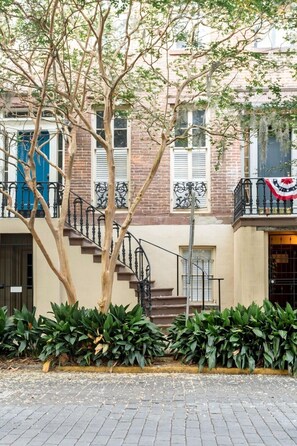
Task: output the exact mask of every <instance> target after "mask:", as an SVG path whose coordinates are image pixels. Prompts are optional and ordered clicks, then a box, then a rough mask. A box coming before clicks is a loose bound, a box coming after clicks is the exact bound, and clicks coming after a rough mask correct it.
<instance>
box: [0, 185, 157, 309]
mask: <svg viewBox="0 0 297 446" xmlns="http://www.w3.org/2000/svg"><path fill="white" fill-rule="evenodd" d="M38 188H39V190H40V192H41V193H42V195H43V197H44V198H45V200H46V202H47V204H48V206H49V209H50V212H51V215H52V217H54V218H56V217H59V209H60V205H61V203H62V198H63V190H64V188H63V186H62V185H61V184H59V183H56V182H44V183H43V182H40V183H38ZM1 189H2V190H3V191H6V192H7V193H8V194H9V195H10V196H11V197H12V201H13V203H12V204H13V207H14V209H15V210H17V211H18V212H19V213H20V214H22V215H23V216H24V217H26V218H27V217H29V216H30V212H31V210H32V207H33V201H34V200H33V194H32V192H31V191H30V189H29V188H28V186H27V184H26V183H23V182H0V217H2V218H9V217H14V214H13V213H12V212H9V211H8V210H7V209H6V206H7V198H6V196H5V195H3V194H2V193H1ZM36 216H37V217H39V218H42V217H44V211H43V210H42V208H41V206H40V205H39V207H38V211H37V215H36ZM66 224H67V225H68V227H70V228H72V229H74V230H75V231H77V232H78V233H80V234H81V235H83V236H84V237H85V238H86V239H88V240H90V241H92V242H93V243H94V244H95V245H97V246H98V247H99V248H101V249H102V244H103V240H104V232H105V214H104V212H101V211H100V210H99V209H98V208H97V207H95V206H93V205H91V204H90V203H88V202H87V201H85V200H84V199H83V198H81V197H80V196H79V195H77V194H76V193H74V192H72V191H71V192H70V196H69V203H68V213H67V219H66ZM120 229H121V225H120V224H118V223H116V222H113V240H114V241H115V240H116V239H117V237H118V235H119V233H120ZM113 247H114V242H112V247H111V251H112V250H113ZM118 260H119V262H120V263H122V264H123V265H125V266H126V267H127V268H129V269H130V270H131V271H132V272H133V273H134V275H135V277H136V279H137V282H138V300H139V303H140V304H141V305H142V307H143V308H144V310H145V312H146V314H147V315H148V316H149V315H150V312H151V268H150V263H149V260H148V258H147V255H146V253H145V252H144V249H143V248H142V246H141V244H140V243H139V241H138V240H137V238H136V237H134V235H133V234H131V232H129V231H128V232H127V233H126V235H125V238H124V240H123V243H122V245H121V248H120V252H119V256H118Z"/></svg>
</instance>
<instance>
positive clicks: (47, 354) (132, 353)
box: [40, 304, 166, 367]
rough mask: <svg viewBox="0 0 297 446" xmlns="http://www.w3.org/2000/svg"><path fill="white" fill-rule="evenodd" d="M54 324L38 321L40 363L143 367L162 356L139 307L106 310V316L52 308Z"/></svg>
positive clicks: (157, 336)
mask: <svg viewBox="0 0 297 446" xmlns="http://www.w3.org/2000/svg"><path fill="white" fill-rule="evenodd" d="M52 313H53V315H54V318H55V319H54V320H52V319H49V318H45V317H43V318H42V323H41V325H40V329H41V330H42V337H43V341H44V342H45V345H44V347H43V349H42V352H41V354H40V359H42V360H43V361H44V360H47V359H56V360H58V361H59V360H60V359H61V358H63V359H65V358H68V359H69V360H72V361H75V362H77V363H78V364H81V365H90V364H96V365H99V364H102V363H108V364H109V365H110V364H125V365H133V364H138V365H140V366H141V367H144V366H145V365H146V364H149V363H150V362H151V360H152V359H153V358H154V357H156V356H162V355H163V354H164V349H165V346H166V344H165V339H164V336H163V334H162V333H161V331H160V330H159V329H158V328H157V327H156V326H155V325H154V324H153V323H151V322H150V321H149V320H148V319H146V318H145V316H144V315H143V311H142V308H141V307H140V306H138V305H137V306H136V307H134V308H133V309H132V310H131V311H127V307H123V306H122V305H120V306H113V305H111V306H110V309H109V313H108V314H102V313H100V312H99V311H98V310H97V309H96V308H94V309H85V308H83V307H82V308H78V304H75V305H73V306H70V305H68V304H65V305H64V304H62V305H57V304H52Z"/></svg>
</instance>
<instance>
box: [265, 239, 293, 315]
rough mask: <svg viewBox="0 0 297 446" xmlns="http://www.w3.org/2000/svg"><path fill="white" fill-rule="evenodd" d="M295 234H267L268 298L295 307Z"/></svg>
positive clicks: (282, 304)
mask: <svg viewBox="0 0 297 446" xmlns="http://www.w3.org/2000/svg"><path fill="white" fill-rule="evenodd" d="M296 292H297V234H296V233H292V234H285V233H283V234H276V233H274V234H270V235H269V300H270V301H271V302H275V303H276V302H277V303H278V304H279V305H281V306H282V307H284V306H285V305H286V303H287V302H289V303H290V305H291V306H292V307H293V308H296V307H297V298H296Z"/></svg>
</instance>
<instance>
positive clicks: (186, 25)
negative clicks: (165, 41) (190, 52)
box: [173, 18, 210, 50]
mask: <svg viewBox="0 0 297 446" xmlns="http://www.w3.org/2000/svg"><path fill="white" fill-rule="evenodd" d="M209 33H210V29H209V27H207V26H206V25H204V24H203V23H202V22H201V21H199V20H198V21H196V22H195V21H193V20H192V19H188V18H186V19H184V20H180V21H179V22H178V24H177V25H176V27H175V30H174V47H173V49H174V50H186V49H187V48H191V47H194V48H203V47H204V46H205V45H206V44H207V42H208V40H209Z"/></svg>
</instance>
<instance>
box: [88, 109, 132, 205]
mask: <svg viewBox="0 0 297 446" xmlns="http://www.w3.org/2000/svg"><path fill="white" fill-rule="evenodd" d="M99 111H103V110H100V109H98V110H93V111H92V115H91V125H92V128H93V130H94V131H95V132H96V130H97V112H99ZM126 119H127V127H126V129H127V147H126V150H127V181H128V196H127V203H128V208H129V203H130V198H131V140H132V125H131V121H130V120H129V119H128V118H126ZM113 131H114V127H113V119H112V132H113ZM123 149H124V148H123ZM96 150H97V141H96V139H95V138H94V137H92V138H91V151H92V154H91V163H92V168H91V172H92V174H91V175H92V177H91V184H92V186H91V187H92V190H91V199H92V203H93V204H94V205H95V206H96V196H95V186H94V185H95V182H96ZM126 210H127V209H117V212H125V211H126Z"/></svg>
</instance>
